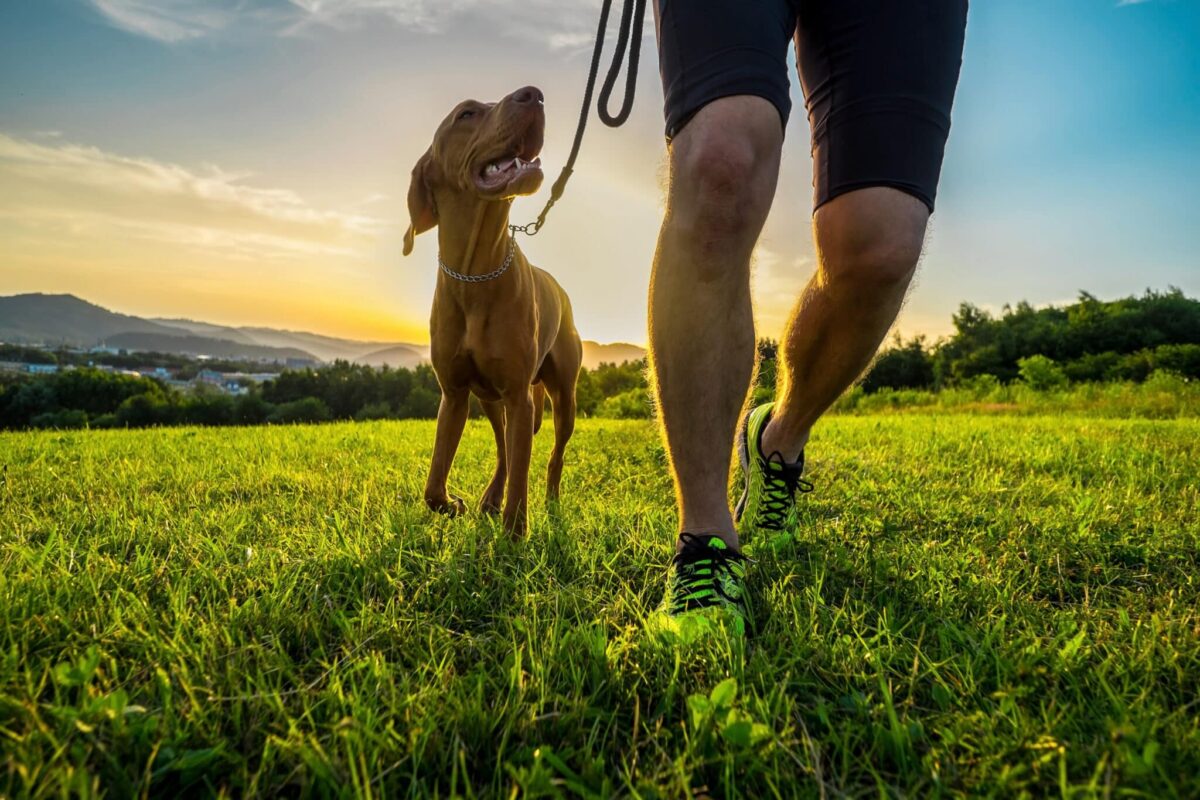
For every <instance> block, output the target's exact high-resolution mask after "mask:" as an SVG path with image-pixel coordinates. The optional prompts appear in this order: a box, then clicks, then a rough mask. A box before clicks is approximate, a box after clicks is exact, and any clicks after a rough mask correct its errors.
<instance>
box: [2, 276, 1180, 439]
mask: <svg viewBox="0 0 1200 800" xmlns="http://www.w3.org/2000/svg"><path fill="white" fill-rule="evenodd" d="M953 321H954V333H953V334H952V335H950V336H949V337H946V338H944V339H942V340H939V341H937V342H934V343H933V344H928V343H927V342H926V340H925V339H924V338H923V337H916V338H913V339H910V340H908V341H902V340H900V339H896V340H895V341H894V342H893V344H892V345H891V346H889V347H887V348H885V349H884V350H883V351H882V352H881V354H880V355H879V357H878V358H877V359H876V361H875V363H874V365H873V366H872V368H871V369H870V370H869V371H868V373H867V374H866V376H865V377H864V378H863V380H862V381H861V382H860V384H859V386H860V391H861V392H863V393H866V394H871V393H875V392H878V391H880V390H883V389H891V390H903V389H921V390H940V389H944V388H948V387H959V386H964V385H977V384H979V382H980V381H981V380H986V381H989V382H992V383H994V384H996V385H1003V384H1009V383H1016V382H1019V383H1020V385H1022V386H1026V387H1029V388H1031V389H1034V390H1037V391H1044V390H1053V389H1056V388H1059V387H1062V386H1066V385H1067V384H1070V383H1101V382H1141V381H1145V380H1146V379H1147V378H1149V377H1150V376H1152V375H1154V374H1155V373H1162V374H1168V373H1169V374H1172V375H1177V376H1179V377H1180V378H1182V379H1185V380H1187V379H1196V378H1200V301H1196V300H1193V299H1190V298H1188V297H1185V296H1184V295H1183V293H1182V292H1181V291H1180V290H1178V289H1171V290H1169V291H1167V292H1152V291H1148V292H1146V293H1145V294H1144V295H1142V296H1141V297H1127V298H1123V299H1120V300H1114V301H1110V302H1104V301H1101V300H1098V299H1096V298H1095V297H1093V296H1092V295H1090V294H1087V293H1083V294H1082V295H1080V298H1079V300H1078V301H1077V302H1075V303H1073V304H1070V305H1067V306H1063V307H1053V306H1051V307H1046V308H1033V307H1032V306H1031V305H1029V304H1028V303H1020V304H1018V305H1017V306H1016V307H1015V308H1013V307H1008V306H1006V307H1004V309H1003V310H1002V311H1001V313H1000V314H999V315H992V314H990V313H988V312H987V311H985V310H983V309H980V308H978V307H977V306H974V305H971V304H969V303H964V304H962V305H961V306H960V307H959V310H958V312H957V313H956V314H955V315H954V317H953ZM758 349H759V364H758V374H757V383H756V386H755V389H754V394H755V399H756V400H764V399H768V398H769V397H770V396H771V395H772V394H773V393H774V390H775V382H776V357H777V349H778V345H777V344H776V342H774V341H772V340H767V339H764V340H761V341H760V342H759V348H758ZM26 350H29V349H28V348H24V349H23V350H22V352H21V353H19V354H18V353H16V352H13V353H11V355H22V356H27V357H29V358H26V359H23V360H27V361H28V362H29V363H54V362H50V361H45V360H42V361H40V362H38V361H37V360H36V358H35V357H40V358H43V359H44V357H45V354H44V353H42V355H41V356H38V354H37V353H36V352H33V351H30V352H25V351H26ZM3 354H5V351H0V355H3ZM122 358H124V357H122ZM130 366H133V364H130ZM440 398H441V394H440V390H439V388H438V383H437V377H436V375H435V374H434V372H433V369H432V368H431V367H429V366H428V365H420V366H417V367H416V368H414V369H392V368H388V367H383V368H379V369H376V368H373V367H368V366H363V365H359V364H351V363H348V362H345V361H337V362H334V363H333V364H330V365H327V366H324V367H319V368H315V369H314V368H311V367H310V368H305V369H299V370H283V371H282V372H280V373H279V375H278V376H277V377H276V378H274V379H272V380H268V381H266V382H264V383H263V384H261V385H259V386H253V387H249V390H248V392H247V393H245V394H242V395H238V396H231V395H228V394H225V393H224V392H221V391H220V390H218V389H216V388H215V387H200V388H198V389H197V390H195V391H192V392H188V393H183V392H179V391H176V390H174V389H172V388H170V387H168V386H166V385H164V384H163V383H161V382H159V381H157V380H155V379H152V378H149V377H138V376H133V375H123V374H118V373H113V372H105V371H101V370H99V369H95V368H90V367H81V368H77V369H71V370H64V371H61V372H59V373H57V374H53V375H38V376H28V375H21V376H4V377H2V378H0V429H9V430H13V429H22V428H80V427H85V426H86V427H93V428H106V427H119V428H128V427H148V426H155V425H259V424H284V423H294V422H324V421H328V420H370V419H432V418H434V417H436V416H437V409H438V404H439V402H440ZM577 404H578V410H579V414H580V415H581V416H585V417H589V416H596V417H607V418H618V419H637V418H648V417H650V416H652V415H653V404H652V401H651V397H650V390H649V385H648V382H647V376H646V362H645V361H644V360H641V361H632V362H627V363H625V364H620V365H616V364H601V365H600V366H599V367H597V368H596V369H594V370H589V369H584V370H583V371H582V372H581V374H580V377H579V384H578V389H577ZM472 408H473V411H472V413H474V414H476V415H479V414H480V413H481V410H480V409H479V407H478V405H477V404H476V403H473V406H472Z"/></svg>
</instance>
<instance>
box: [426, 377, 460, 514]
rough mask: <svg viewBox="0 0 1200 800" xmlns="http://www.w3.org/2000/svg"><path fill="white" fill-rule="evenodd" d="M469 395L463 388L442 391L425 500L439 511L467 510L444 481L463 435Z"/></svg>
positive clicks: (457, 511) (453, 512)
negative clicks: (449, 391)
mask: <svg viewBox="0 0 1200 800" xmlns="http://www.w3.org/2000/svg"><path fill="white" fill-rule="evenodd" d="M469 399H470V395H469V394H468V393H467V392H465V391H462V392H454V393H446V392H443V394H442V402H441V405H439V406H438V418H437V435H436V436H435V438H434V442H433V461H432V463H431V464H430V465H429V480H428V481H426V482H425V504H426V505H427V506H429V507H430V508H431V509H433V510H434V511H437V512H439V513H442V514H450V515H451V516H453V515H455V514H461V513H462V512H463V511H466V510H467V505H466V503H464V502H463V500H462V498H461V497H455V496H453V495H451V494H450V493H449V491H447V488H446V481H447V479H448V478H449V477H450V465H451V464H453V463H454V453H455V451H457V450H458V442H459V440H460V439H462V432H463V426H464V425H466V423H467V403H468V400H469Z"/></svg>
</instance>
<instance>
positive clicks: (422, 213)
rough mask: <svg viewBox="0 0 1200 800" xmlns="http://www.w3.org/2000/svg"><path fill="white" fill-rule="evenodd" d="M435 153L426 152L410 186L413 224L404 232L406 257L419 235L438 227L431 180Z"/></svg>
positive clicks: (418, 163) (414, 169) (409, 198)
mask: <svg viewBox="0 0 1200 800" xmlns="http://www.w3.org/2000/svg"><path fill="white" fill-rule="evenodd" d="M433 168H434V163H433V153H432V151H430V150H426V151H425V155H423V156H421V158H420V160H419V161H417V165H416V166H415V167H413V171H412V183H410V184H409V186H408V214H409V217H411V222H410V223H409V225H408V230H407V231H405V232H404V255H408V254H409V253H411V252H412V250H413V240H414V239H416V237H417V234H418V233H424V232H425V231H427V230H429V229H430V228H432V227H433V226H435V225H437V206H436V205H435V204H434V202H433V189H432V188H431V187H430V180H431V178H432V177H433V176H432V172H433Z"/></svg>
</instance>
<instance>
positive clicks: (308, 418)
mask: <svg viewBox="0 0 1200 800" xmlns="http://www.w3.org/2000/svg"><path fill="white" fill-rule="evenodd" d="M331 416H332V415H331V413H330V411H329V406H327V405H325V403H323V402H322V401H320V400H318V399H317V398H315V397H305V398H303V399H301V400H293V401H292V402H290V403H282V404H280V405H278V406H276V407H275V410H274V411H272V412H271V416H270V417H268V418H267V422H270V423H272V424H284V425H287V424H292V423H298V422H325V421H327V420H328V419H329V418H330V417H331Z"/></svg>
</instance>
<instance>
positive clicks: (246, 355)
mask: <svg viewBox="0 0 1200 800" xmlns="http://www.w3.org/2000/svg"><path fill="white" fill-rule="evenodd" d="M104 343H105V345H107V346H108V347H115V348H117V349H119V350H133V351H141V352H152V353H177V354H180V355H187V356H208V357H209V358H237V359H248V360H250V361H278V362H281V363H282V362H286V361H287V360H288V359H299V360H302V361H311V362H314V363H315V362H317V361H319V360H320V359H318V358H317V357H316V356H314V355H313V354H312V353H309V352H307V351H304V350H301V349H299V348H297V347H263V346H262V345H257V344H242V343H241V342H234V341H230V340H229V339H212V338H210V337H208V336H191V335H189V334H169V333H118V334H115V335H113V336H109V337H108V339H106V340H105V342H104Z"/></svg>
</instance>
